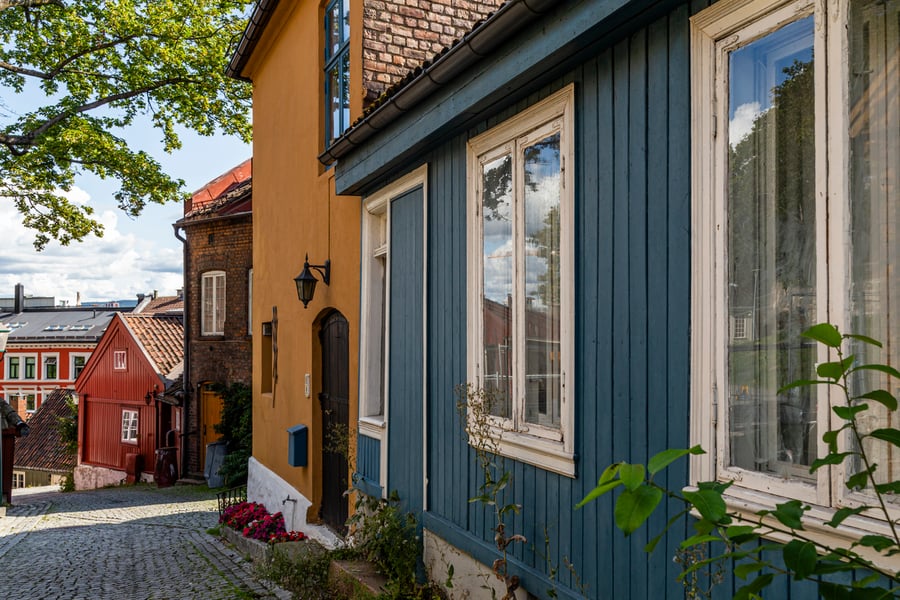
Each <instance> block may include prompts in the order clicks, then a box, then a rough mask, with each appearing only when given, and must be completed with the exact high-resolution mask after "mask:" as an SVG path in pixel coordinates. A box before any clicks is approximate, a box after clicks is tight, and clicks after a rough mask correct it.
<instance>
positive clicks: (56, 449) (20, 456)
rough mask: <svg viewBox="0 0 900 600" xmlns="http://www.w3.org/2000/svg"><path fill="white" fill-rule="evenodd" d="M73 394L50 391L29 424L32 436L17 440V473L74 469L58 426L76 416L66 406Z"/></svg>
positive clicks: (64, 471) (70, 391)
mask: <svg viewBox="0 0 900 600" xmlns="http://www.w3.org/2000/svg"><path fill="white" fill-rule="evenodd" d="M74 393H75V392H74V391H73V390H65V389H58V390H53V391H52V392H51V393H50V395H49V396H47V397H46V398H44V402H43V403H42V404H41V405H40V406H39V407H38V409H37V411H36V412H35V413H34V416H32V417H31V419H29V420H28V427H29V428H30V429H31V433H29V434H28V435H27V436H24V437H20V438H17V439H16V449H15V459H14V460H13V463H14V464H13V466H14V467H15V468H16V469H31V470H35V471H52V472H54V473H67V472H69V471H71V470H72V469H74V468H75V455H72V454H66V451H65V449H64V448H63V443H62V439H61V438H60V435H59V428H58V427H57V423H58V422H59V419H65V418H72V417H74V416H75V414H74V413H73V412H72V410H71V409H70V408H69V405H68V404H66V400H67V399H68V398H70V397H71V396H72V394H74Z"/></svg>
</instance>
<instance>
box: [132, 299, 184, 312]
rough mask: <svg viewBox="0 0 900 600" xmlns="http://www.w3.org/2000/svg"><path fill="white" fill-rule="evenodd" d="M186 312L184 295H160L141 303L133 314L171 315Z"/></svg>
mask: <svg viewBox="0 0 900 600" xmlns="http://www.w3.org/2000/svg"><path fill="white" fill-rule="evenodd" d="M182 313H184V296H158V297H156V298H151V299H150V300H148V301H147V303H146V304H143V303H142V304H139V305H138V307H137V308H136V309H134V311H133V312H132V314H142V315H171V316H176V315H178V314H182Z"/></svg>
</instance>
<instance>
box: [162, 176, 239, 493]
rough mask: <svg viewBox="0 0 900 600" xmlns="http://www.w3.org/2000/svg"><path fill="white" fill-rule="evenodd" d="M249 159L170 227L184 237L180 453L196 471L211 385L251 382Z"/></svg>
mask: <svg viewBox="0 0 900 600" xmlns="http://www.w3.org/2000/svg"><path fill="white" fill-rule="evenodd" d="M251 203H252V196H251V161H250V159H248V160H246V161H245V162H243V163H241V164H240V165H238V166H236V167H234V168H233V169H231V170H229V171H228V172H227V173H225V174H223V175H221V176H220V177H218V178H216V179H214V180H213V181H211V182H209V183H208V184H207V185H206V186H204V187H203V188H202V189H200V190H199V191H197V192H196V193H195V194H194V195H193V196H192V197H191V198H190V199H188V200H187V201H186V202H185V206H184V217H183V218H182V219H180V220H178V221H177V222H176V223H175V224H174V227H175V234H176V236H177V237H178V238H179V239H180V240H182V242H183V243H184V298H185V306H184V316H185V321H184V323H185V371H184V372H185V381H184V389H185V392H186V405H185V409H186V410H185V415H184V418H185V431H184V435H185V439H184V442H185V453H184V458H183V460H184V464H182V470H181V472H182V473H185V474H187V475H189V476H190V475H199V474H200V473H202V472H203V468H204V462H205V453H206V445H207V444H209V443H212V442H215V441H216V440H217V439H218V434H216V432H215V429H214V425H215V424H216V423H218V422H219V417H220V414H221V399H220V398H219V396H218V395H217V394H216V393H215V392H214V391H213V387H214V386H215V385H216V384H222V385H230V384H233V383H245V384H247V385H250V382H251V351H252V337H251V331H250V298H251V290H252V276H253V247H252V244H253V232H252V227H253V221H252V213H251V209H252V204H251Z"/></svg>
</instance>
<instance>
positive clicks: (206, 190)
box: [184, 158, 253, 216]
mask: <svg viewBox="0 0 900 600" xmlns="http://www.w3.org/2000/svg"><path fill="white" fill-rule="evenodd" d="M252 161H253V159H252V158H248V159H247V160H245V161H244V162H242V163H241V164H239V165H238V166H236V167H234V168H233V169H231V170H229V171H228V172H226V173H223V174H222V175H219V176H218V177H216V178H215V179H213V180H212V181H210V182H209V183H207V184H206V185H204V186H203V187H202V188H200V189H199V190H197V191H196V192H194V195H193V196H191V197H190V198H189V199H188V200H187V201H186V202H185V203H184V215H185V216H188V215H189V214H190V213H191V212H194V211H196V210H198V209H199V208H201V207H203V206H204V205H206V204H209V203H210V202H213V201H214V200H218V199H219V198H221V197H222V195H223V194H225V193H226V192H228V191H229V190H231V189H233V188H234V186H236V185H237V184H240V183H243V182H244V181H247V180H248V179H250V177H251V176H252V175H253V162H252Z"/></svg>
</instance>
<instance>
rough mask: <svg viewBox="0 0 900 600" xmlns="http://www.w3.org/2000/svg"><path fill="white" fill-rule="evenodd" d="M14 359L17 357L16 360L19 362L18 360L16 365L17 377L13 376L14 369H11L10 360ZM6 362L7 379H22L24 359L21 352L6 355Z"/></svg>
mask: <svg viewBox="0 0 900 600" xmlns="http://www.w3.org/2000/svg"><path fill="white" fill-rule="evenodd" d="M13 359H15V360H16V361H17V362H16V367H17V370H18V373H16V376H15V377H13V376H12V373H11V371H12V369H11V367H10V361H12V360H13ZM5 363H6V365H5V366H6V379H7V380H9V381H19V380H20V379H22V367H23V363H24V361H23V360H22V357H21V355H19V354H7V355H6V361H5Z"/></svg>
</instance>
